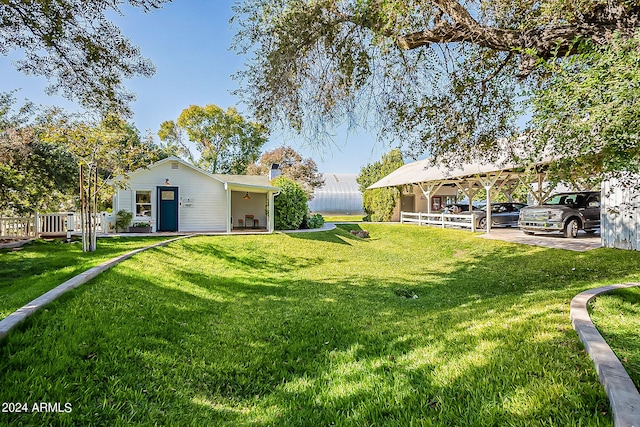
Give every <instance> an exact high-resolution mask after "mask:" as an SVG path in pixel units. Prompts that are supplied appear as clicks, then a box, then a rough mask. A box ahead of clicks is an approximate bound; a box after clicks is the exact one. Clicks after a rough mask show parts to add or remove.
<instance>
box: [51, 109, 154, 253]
mask: <svg viewBox="0 0 640 427" xmlns="http://www.w3.org/2000/svg"><path fill="white" fill-rule="evenodd" d="M41 126H42V128H43V138H44V139H45V140H46V141H49V142H50V143H53V144H56V145H58V146H64V147H66V149H67V150H68V151H69V152H71V153H72V154H73V155H74V157H75V158H76V160H77V162H78V164H79V166H80V173H79V184H80V186H79V188H80V197H79V198H80V211H81V215H82V218H83V221H82V234H83V250H84V251H87V252H91V251H94V250H95V249H96V230H95V225H94V222H93V221H92V220H91V218H93V216H94V215H95V214H96V213H97V212H98V202H99V199H100V195H101V194H102V193H103V192H104V191H105V190H107V189H110V188H111V185H110V184H111V178H114V177H117V176H124V175H125V174H126V173H127V172H130V171H132V170H135V169H138V168H140V167H143V166H146V165H147V164H148V163H149V162H150V161H153V154H152V150H153V149H154V148H156V147H155V146H153V145H150V144H149V143H148V142H149V141H148V140H141V139H140V137H139V134H138V132H137V130H136V129H135V127H133V126H132V125H131V124H129V123H127V122H126V121H125V120H124V119H123V118H122V117H120V116H118V115H107V116H104V117H102V118H98V119H96V118H93V117H87V116H80V115H72V114H67V113H65V112H63V111H61V110H59V109H52V110H50V111H49V113H48V115H47V116H46V117H45V120H43V123H42V124H41Z"/></svg>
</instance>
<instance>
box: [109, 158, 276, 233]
mask: <svg viewBox="0 0 640 427" xmlns="http://www.w3.org/2000/svg"><path fill="white" fill-rule="evenodd" d="M124 185H125V188H122V189H118V190H117V192H116V194H115V196H114V199H113V211H114V212H118V211H120V210H123V209H124V210H127V211H129V212H132V213H133V220H132V222H133V223H134V224H135V223H140V222H144V223H150V224H151V227H152V231H153V232H156V231H178V232H227V233H229V232H231V231H232V230H234V229H238V228H242V229H252V230H263V231H264V230H266V231H268V232H271V231H273V229H274V219H273V218H274V212H273V198H274V196H275V195H276V194H278V192H279V189H278V188H276V187H273V186H272V185H271V184H270V181H269V177H268V176H251V175H219V174H211V173H208V172H206V171H204V170H202V169H199V168H197V167H195V166H193V165H190V164H189V163H187V162H185V161H183V160H182V159H179V158H177V157H168V158H166V159H163V160H160V161H159V162H157V163H154V164H152V165H150V166H149V167H148V168H146V169H138V170H136V171H134V172H131V173H129V174H128V180H126V181H125V183H124Z"/></svg>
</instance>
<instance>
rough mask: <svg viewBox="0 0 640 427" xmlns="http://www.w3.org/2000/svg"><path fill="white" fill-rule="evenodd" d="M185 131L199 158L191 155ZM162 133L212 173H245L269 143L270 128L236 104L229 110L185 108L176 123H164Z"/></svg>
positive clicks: (208, 107) (162, 135) (169, 141)
mask: <svg viewBox="0 0 640 427" xmlns="http://www.w3.org/2000/svg"><path fill="white" fill-rule="evenodd" d="M185 133H186V135H187V137H188V139H189V140H190V141H191V142H193V143H195V146H196V149H197V150H198V152H199V153H200V158H199V159H194V157H193V156H192V155H191V154H190V150H189V147H188V146H187V144H186V142H185V140H184V139H185V138H184V134H185ZM158 136H159V137H160V139H161V140H162V141H164V142H166V143H168V144H170V145H171V146H173V147H176V149H178V150H179V151H180V152H181V153H182V152H186V153H188V156H187V157H188V158H189V159H190V160H191V161H192V162H194V163H195V164H197V165H198V166H200V167H201V168H203V169H205V170H207V171H209V172H211V173H232V174H244V173H246V172H247V167H248V166H249V165H250V164H251V163H254V162H255V161H256V160H257V159H258V156H259V155H260V149H261V148H262V146H263V145H264V144H265V143H266V142H267V129H266V128H265V127H264V126H263V125H261V124H260V123H255V122H251V121H249V120H247V119H245V118H244V117H242V115H240V113H238V111H237V110H236V109H235V108H233V107H230V108H228V109H227V110H226V111H225V110H223V109H222V108H220V107H218V106H217V105H214V104H209V105H206V106H204V107H201V106H198V105H192V106H190V107H187V108H185V109H184V110H182V113H180V117H178V120H177V121H176V122H173V121H166V122H163V123H162V124H161V125H160V130H159V131H158Z"/></svg>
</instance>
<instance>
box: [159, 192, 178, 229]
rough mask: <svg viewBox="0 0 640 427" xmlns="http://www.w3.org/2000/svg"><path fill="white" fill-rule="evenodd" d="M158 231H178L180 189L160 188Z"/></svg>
mask: <svg viewBox="0 0 640 427" xmlns="http://www.w3.org/2000/svg"><path fill="white" fill-rule="evenodd" d="M158 231H178V187H158Z"/></svg>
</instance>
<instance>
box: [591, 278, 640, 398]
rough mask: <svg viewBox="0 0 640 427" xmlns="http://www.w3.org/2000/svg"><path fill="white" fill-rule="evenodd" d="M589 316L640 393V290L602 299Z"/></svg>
mask: <svg viewBox="0 0 640 427" xmlns="http://www.w3.org/2000/svg"><path fill="white" fill-rule="evenodd" d="M590 315H591V320H592V321H593V323H594V324H595V325H596V327H597V328H598V330H599V331H600V333H601V334H602V336H603V337H604V338H605V340H606V341H607V343H608V344H609V346H610V347H611V349H612V350H613V351H614V352H615V353H616V355H617V356H618V359H620V361H621V362H622V364H623V365H624V367H625V369H626V370H627V372H628V373H629V376H630V377H631V379H632V380H633V382H634V384H635V385H636V388H638V389H639V390H640V335H639V334H638V331H640V288H637V287H636V288H628V289H620V290H617V291H614V292H612V293H610V294H605V295H601V296H599V297H598V298H596V299H595V301H593V302H592V303H591V306H590Z"/></svg>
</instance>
